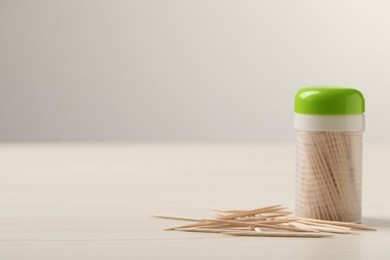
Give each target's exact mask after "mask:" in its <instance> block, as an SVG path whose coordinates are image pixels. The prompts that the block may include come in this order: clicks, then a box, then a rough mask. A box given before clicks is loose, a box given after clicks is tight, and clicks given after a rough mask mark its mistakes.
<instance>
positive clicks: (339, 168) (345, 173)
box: [296, 130, 363, 223]
mask: <svg viewBox="0 0 390 260" xmlns="http://www.w3.org/2000/svg"><path fill="white" fill-rule="evenodd" d="M362 136H363V132H362V131H359V132H330V131H301V130H296V214H297V215H298V216H303V217H308V218H316V219H324V220H333V221H345V222H356V223H359V222H360V220H361V214H362V208H361V207H362Z"/></svg>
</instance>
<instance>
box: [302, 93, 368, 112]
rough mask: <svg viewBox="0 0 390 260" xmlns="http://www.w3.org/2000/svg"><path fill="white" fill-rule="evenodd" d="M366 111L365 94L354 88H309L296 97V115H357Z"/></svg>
mask: <svg viewBox="0 0 390 260" xmlns="http://www.w3.org/2000/svg"><path fill="white" fill-rule="evenodd" d="M364 109H365V108H364V96H363V94H362V93H361V92H360V91H359V90H357V89H353V88H339V87H330V86H317V87H307V88H301V89H300V90H299V91H298V92H297V94H296V95H295V113H299V114H311V115H356V114H363V113H364V111H365V110H364Z"/></svg>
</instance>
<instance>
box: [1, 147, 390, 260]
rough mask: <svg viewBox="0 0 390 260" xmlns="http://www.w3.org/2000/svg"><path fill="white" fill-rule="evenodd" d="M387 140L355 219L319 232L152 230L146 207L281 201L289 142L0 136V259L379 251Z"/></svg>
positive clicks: (387, 215) (165, 210)
mask: <svg viewBox="0 0 390 260" xmlns="http://www.w3.org/2000/svg"><path fill="white" fill-rule="evenodd" d="M389 155H390V146H367V145H366V147H365V154H364V156H365V157H364V178H363V179H364V182H363V189H364V190H363V193H364V194H363V201H364V202H363V211H364V218H363V223H364V224H367V225H371V226H375V227H377V228H378V229H379V231H377V232H362V233H360V235H358V236H353V235H352V236H346V235H340V236H336V237H334V238H326V239H303V238H261V237H228V236H221V235H218V234H203V233H181V232H172V231H170V232H169V231H163V229H164V228H167V227H171V226H174V225H178V224H182V222H178V221H169V220H160V219H154V218H151V217H150V216H149V215H151V214H155V213H160V214H176V215H184V216H199V217H212V216H214V213H213V212H211V211H209V210H207V209H206V207H220V208H235V209H237V208H239V209H241V208H242V209H251V208H257V207H261V206H265V205H269V204H279V203H281V204H283V205H285V206H288V207H289V208H290V209H291V210H293V206H294V183H295V169H294V168H295V160H294V145H293V144H285V145H254V144H248V145H245V144H236V145H227V144H225V145H224V144H221V145H207V144H204V145H202V144H198V145H184V144H182V145H174V144H164V145H163V144H160V145H156V144H45V145H38V144H9V145H7V144H2V145H1V146H0V158H1V163H0V174H1V181H0V198H1V199H0V259H4V260H12V259H39V260H44V259H56V260H60V259H72V260H77V259H93V260H98V259H224V260H227V259H390V203H389V198H390V178H389V176H390V157H389Z"/></svg>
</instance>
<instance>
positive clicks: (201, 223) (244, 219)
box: [154, 205, 376, 238]
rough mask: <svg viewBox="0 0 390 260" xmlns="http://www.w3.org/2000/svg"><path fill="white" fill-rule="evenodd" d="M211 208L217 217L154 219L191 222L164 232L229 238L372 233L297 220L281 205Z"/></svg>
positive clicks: (361, 227)
mask: <svg viewBox="0 0 390 260" xmlns="http://www.w3.org/2000/svg"><path fill="white" fill-rule="evenodd" d="M211 209H212V210H214V211H216V212H217V213H218V217H217V218H213V219H210V218H191V217H179V216H165V215H154V217H157V218H163V219H172V220H183V221H191V222H195V223H194V224H190V225H185V226H179V227H174V228H168V229H166V230H173V231H185V232H205V233H221V234H224V235H231V236H260V237H306V238H322V237H332V236H333V234H356V232H355V231H356V230H376V229H374V228H371V227H367V226H365V225H361V224H356V223H349V222H337V221H328V220H319V219H312V218H302V217H297V216H294V215H292V214H291V212H288V211H286V208H285V207H282V206H281V205H273V206H268V207H263V208H259V209H254V210H223V209H215V208H211Z"/></svg>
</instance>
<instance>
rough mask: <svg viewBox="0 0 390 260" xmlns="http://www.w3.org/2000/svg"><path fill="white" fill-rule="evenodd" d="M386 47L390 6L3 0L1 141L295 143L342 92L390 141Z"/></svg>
mask: <svg viewBox="0 0 390 260" xmlns="http://www.w3.org/2000/svg"><path fill="white" fill-rule="evenodd" d="M389 46H390V1H386V0H383V1H373V0H367V1H356V0H350V1H347V0H341V1H340V0H337V1H336V0H334V1H313V0H311V1H310V0H307V1H305V0H295V1H287V0H285V1H275V0H269V1H265V0H257V1H215V0H204V1H195V0H193V1H185V0H177V1H172V0H165V1H119V0H115V1H96V0H94V1H93V0H90V1H80V0H77V1H76V0H74V1H69V0H66V1H65V0H59V1H18V0H9V1H5V0H0V88H1V89H0V92H1V93H0V141H101V140H103V141H105V140H108V141H248V142H252V141H253V142H255V141H260V142H278V141H280V142H283V141H292V140H293V131H292V113H293V96H294V93H295V92H296V90H297V89H298V88H300V87H302V86H307V85H316V84H336V85H345V86H353V87H357V88H359V89H360V90H361V91H362V92H363V93H364V94H365V96H366V101H367V134H366V140H368V141H369V142H389V141H390V116H389V115H388V114H389V113H390V102H389V101H388V100H389V94H390V84H389V77H390V47H389Z"/></svg>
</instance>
